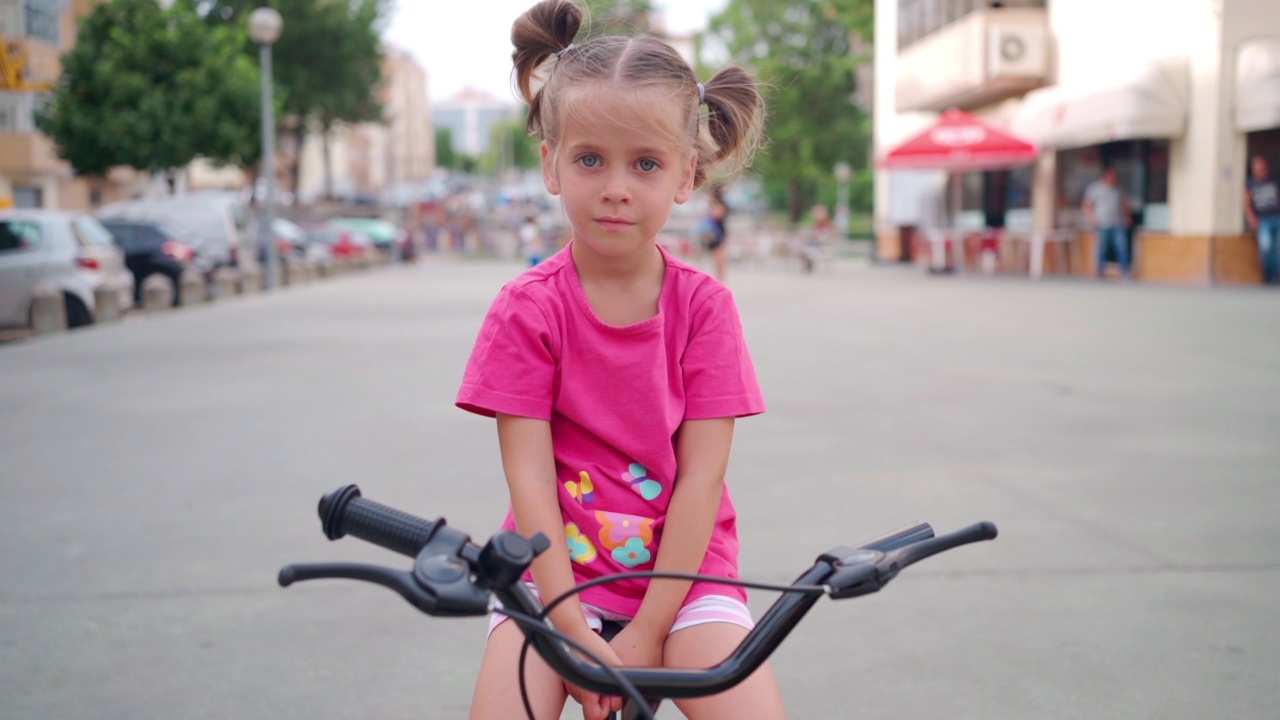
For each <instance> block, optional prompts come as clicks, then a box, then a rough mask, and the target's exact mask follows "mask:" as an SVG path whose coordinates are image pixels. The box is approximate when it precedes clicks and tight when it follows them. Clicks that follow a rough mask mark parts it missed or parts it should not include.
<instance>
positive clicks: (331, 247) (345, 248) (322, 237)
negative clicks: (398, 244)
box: [307, 223, 376, 260]
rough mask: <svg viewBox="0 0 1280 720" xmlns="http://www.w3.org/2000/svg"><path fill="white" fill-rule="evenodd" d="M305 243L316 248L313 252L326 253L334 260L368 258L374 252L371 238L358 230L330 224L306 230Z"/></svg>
mask: <svg viewBox="0 0 1280 720" xmlns="http://www.w3.org/2000/svg"><path fill="white" fill-rule="evenodd" d="M307 243H308V245H310V246H312V247H313V248H316V250H315V251H314V252H317V253H320V252H325V251H327V252H328V255H329V257H332V258H335V259H346V260H351V259H355V258H359V257H369V256H372V255H373V253H374V252H376V249H375V247H374V243H373V238H371V237H369V236H368V235H366V234H365V233H363V232H360V231H358V230H352V229H350V228H344V227H340V226H336V225H333V224H330V223H325V224H321V225H315V226H312V227H309V228H307ZM321 248H323V250H321Z"/></svg>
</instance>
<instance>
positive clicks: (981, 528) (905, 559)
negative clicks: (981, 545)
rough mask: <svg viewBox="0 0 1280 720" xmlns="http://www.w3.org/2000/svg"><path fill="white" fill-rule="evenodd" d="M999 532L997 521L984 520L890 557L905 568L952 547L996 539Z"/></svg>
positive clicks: (900, 566)
mask: <svg viewBox="0 0 1280 720" xmlns="http://www.w3.org/2000/svg"><path fill="white" fill-rule="evenodd" d="M998 534H999V531H998V530H997V529H996V525H995V523H993V522H989V521H984V522H980V523H975V524H973V525H970V526H969V527H967V528H963V529H961V530H957V531H955V532H953V533H950V534H947V535H943V536H941V537H936V538H933V539H932V540H925V541H924V542H920V543H916V544H915V545H908V546H907V547H905V548H902V549H901V550H896V551H894V552H893V553H892V554H891V555H890V557H892V558H893V559H894V561H895V562H896V563H897V564H898V567H899V568H905V567H907V566H908V565H911V564H912V563H917V562H920V561H921V560H924V559H925V558H927V557H930V556H933V555H937V554H938V553H940V552H943V551H946V550H950V549H951V548H956V547H960V546H961V545H968V544H969V543H975V542H982V541H983V540H994V539H995V538H996V536H997V535H998Z"/></svg>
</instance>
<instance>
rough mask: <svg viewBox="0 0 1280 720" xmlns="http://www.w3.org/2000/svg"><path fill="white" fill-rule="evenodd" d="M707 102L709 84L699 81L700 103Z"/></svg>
mask: <svg viewBox="0 0 1280 720" xmlns="http://www.w3.org/2000/svg"><path fill="white" fill-rule="evenodd" d="M706 102H707V86H706V85H703V84H702V83H698V104H699V105H702V104H705V103H706Z"/></svg>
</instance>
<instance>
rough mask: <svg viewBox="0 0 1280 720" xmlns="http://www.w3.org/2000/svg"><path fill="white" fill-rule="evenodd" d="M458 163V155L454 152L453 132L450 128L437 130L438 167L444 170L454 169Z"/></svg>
mask: <svg viewBox="0 0 1280 720" xmlns="http://www.w3.org/2000/svg"><path fill="white" fill-rule="evenodd" d="M456 162H457V153H455V152H454V151H453V131H452V130H450V129H449V128H436V165H438V166H440V167H442V168H453V167H454V163H456Z"/></svg>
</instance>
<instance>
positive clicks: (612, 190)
mask: <svg viewBox="0 0 1280 720" xmlns="http://www.w3.org/2000/svg"><path fill="white" fill-rule="evenodd" d="M601 195H602V198H603V200H604V201H605V202H629V201H630V200H631V186H630V185H629V184H628V183H627V176H626V173H625V172H611V173H608V174H607V175H606V176H605V179H604V188H603V189H602V190H601Z"/></svg>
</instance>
